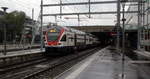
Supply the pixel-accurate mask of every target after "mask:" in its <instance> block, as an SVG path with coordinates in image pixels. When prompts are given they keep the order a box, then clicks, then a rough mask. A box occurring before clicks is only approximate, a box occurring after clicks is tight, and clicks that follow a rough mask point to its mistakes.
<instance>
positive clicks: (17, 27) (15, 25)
mask: <svg viewBox="0 0 150 79" xmlns="http://www.w3.org/2000/svg"><path fill="white" fill-rule="evenodd" d="M25 18H26V14H25V13H24V12H22V11H13V12H10V13H7V14H6V15H4V16H2V17H1V18H0V20H1V21H2V26H3V24H6V28H7V35H8V36H10V37H9V39H10V40H14V39H16V36H21V34H22V30H23V28H24V23H25ZM2 26H1V27H2Z"/></svg>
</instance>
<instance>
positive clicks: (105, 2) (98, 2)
mask: <svg viewBox="0 0 150 79" xmlns="http://www.w3.org/2000/svg"><path fill="white" fill-rule="evenodd" d="M128 2H138V0H131V1H128ZM113 3H117V1H97V2H90V4H113ZM126 3H127V2H126ZM88 4H89V2H80V3H79V2H78V3H62V4H44V5H42V6H43V7H49V6H68V5H88Z"/></svg>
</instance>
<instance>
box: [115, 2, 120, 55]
mask: <svg viewBox="0 0 150 79" xmlns="http://www.w3.org/2000/svg"><path fill="white" fill-rule="evenodd" d="M119 36H120V0H118V1H117V45H116V49H117V52H118V53H119V46H120V37H119Z"/></svg>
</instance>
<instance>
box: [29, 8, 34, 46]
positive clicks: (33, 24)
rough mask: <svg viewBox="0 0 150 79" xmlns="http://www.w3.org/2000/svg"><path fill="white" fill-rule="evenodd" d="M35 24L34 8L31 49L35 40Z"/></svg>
mask: <svg viewBox="0 0 150 79" xmlns="http://www.w3.org/2000/svg"><path fill="white" fill-rule="evenodd" d="M34 25H35V22H34V8H32V40H31V46H30V49H31V47H32V45H33V43H34V38H35V27H34Z"/></svg>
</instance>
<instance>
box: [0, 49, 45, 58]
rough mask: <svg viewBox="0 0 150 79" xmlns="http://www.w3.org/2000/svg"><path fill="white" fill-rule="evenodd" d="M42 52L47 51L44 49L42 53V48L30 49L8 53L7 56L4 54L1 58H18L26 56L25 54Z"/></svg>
mask: <svg viewBox="0 0 150 79" xmlns="http://www.w3.org/2000/svg"><path fill="white" fill-rule="evenodd" d="M41 52H45V49H43V50H42V51H41V50H40V48H37V49H28V50H18V51H12V52H7V54H6V55H4V54H3V53H0V58H1V57H9V56H17V55H25V54H33V53H41Z"/></svg>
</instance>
